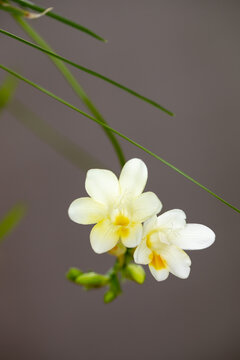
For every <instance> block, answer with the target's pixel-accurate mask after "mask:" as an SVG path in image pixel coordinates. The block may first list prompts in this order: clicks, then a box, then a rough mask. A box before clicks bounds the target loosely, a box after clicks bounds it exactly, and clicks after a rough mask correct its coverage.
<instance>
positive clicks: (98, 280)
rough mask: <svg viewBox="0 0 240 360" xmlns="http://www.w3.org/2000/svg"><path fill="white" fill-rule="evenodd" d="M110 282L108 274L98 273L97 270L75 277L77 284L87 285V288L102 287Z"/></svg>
mask: <svg viewBox="0 0 240 360" xmlns="http://www.w3.org/2000/svg"><path fill="white" fill-rule="evenodd" d="M108 282H109V277H108V276H106V275H101V274H97V273H95V272H89V273H85V274H82V275H80V276H78V277H77V278H76V279H75V283H76V284H79V285H83V286H86V287H87V288H89V287H90V288H91V287H102V286H105V285H107V283H108Z"/></svg>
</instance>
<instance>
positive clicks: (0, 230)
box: [0, 204, 26, 242]
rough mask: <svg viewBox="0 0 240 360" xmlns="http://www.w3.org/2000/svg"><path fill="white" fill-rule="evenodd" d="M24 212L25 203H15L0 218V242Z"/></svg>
mask: <svg viewBox="0 0 240 360" xmlns="http://www.w3.org/2000/svg"><path fill="white" fill-rule="evenodd" d="M25 213H26V207H25V205H22V204H18V205H15V206H14V207H13V208H12V209H11V210H10V211H9V212H8V213H7V214H6V215H5V217H4V218H3V219H2V220H0V242H2V240H3V239H4V238H5V236H6V235H8V234H9V233H10V232H11V231H12V230H13V229H14V228H15V226H17V225H18V223H19V222H20V221H21V220H22V218H23V217H24V215H25Z"/></svg>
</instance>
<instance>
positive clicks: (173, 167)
mask: <svg viewBox="0 0 240 360" xmlns="http://www.w3.org/2000/svg"><path fill="white" fill-rule="evenodd" d="M0 69H2V70H4V71H6V72H8V73H9V74H11V75H13V76H15V77H16V78H18V79H19V80H22V81H24V82H25V83H27V84H29V85H31V86H32V87H34V88H35V89H38V90H39V91H41V92H43V93H44V94H46V95H48V96H50V97H52V98H53V99H55V100H57V101H58V102H60V103H62V104H64V105H66V106H67V107H69V108H70V109H72V110H74V111H76V112H78V113H80V114H82V115H83V116H85V117H87V118H89V119H91V120H93V121H95V122H96V123H98V124H100V125H102V126H104V127H106V128H107V129H109V130H110V131H112V132H114V133H115V134H117V135H118V136H120V137H121V138H123V139H125V140H127V141H128V142H130V143H131V144H133V145H135V146H137V147H138V148H139V149H141V150H143V151H145V152H146V153H147V154H149V155H151V156H153V157H155V158H156V159H158V160H159V161H161V162H162V163H164V164H165V165H167V166H168V167H170V168H171V169H173V170H175V171H176V172H178V173H179V174H181V175H183V176H184V177H185V178H187V179H188V180H190V181H192V182H193V183H194V184H196V185H198V186H199V187H201V188H202V189H203V190H205V191H207V192H208V193H209V194H211V195H212V196H214V197H215V198H216V199H218V200H220V201H221V202H222V203H224V204H225V205H227V206H229V207H230V208H232V209H233V210H235V211H236V212H238V213H240V209H238V208H237V207H235V206H233V205H231V204H230V203H228V202H227V201H226V200H224V199H223V198H222V197H220V196H218V195H217V194H215V193H214V192H213V191H211V190H210V189H208V188H207V187H206V186H204V185H202V184H200V183H199V182H198V181H197V180H195V179H193V178H192V177H191V176H189V175H187V174H186V173H185V172H183V171H182V170H180V169H178V168H177V167H176V166H174V165H172V164H171V163H169V162H168V161H166V160H164V159H163V158H161V157H160V156H158V155H157V154H155V153H153V152H152V151H151V150H148V149H147V148H145V147H144V146H142V145H140V144H139V143H137V142H136V141H134V140H132V139H130V138H129V137H127V136H126V135H124V134H122V133H120V132H119V131H117V130H115V129H113V128H111V127H110V126H108V125H106V124H104V123H102V122H101V121H99V120H98V119H95V118H94V117H93V116H91V115H88V114H87V113H85V112H84V111H82V110H80V109H78V108H77V107H76V106H74V105H72V104H70V103H69V102H67V101H65V100H63V99H62V98H60V97H58V96H57V95H55V94H53V93H52V92H50V91H49V90H46V89H44V88H43V87H41V86H39V85H37V84H35V83H34V82H32V81H30V80H28V79H26V78H25V77H23V76H22V75H20V74H18V73H16V72H15V71H13V70H11V69H9V68H7V67H6V66H4V65H0Z"/></svg>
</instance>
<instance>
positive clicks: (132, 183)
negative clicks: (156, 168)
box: [119, 159, 148, 197]
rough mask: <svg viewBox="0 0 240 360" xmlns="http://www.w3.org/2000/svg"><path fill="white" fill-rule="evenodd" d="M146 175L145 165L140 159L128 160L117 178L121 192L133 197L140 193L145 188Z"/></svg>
mask: <svg viewBox="0 0 240 360" xmlns="http://www.w3.org/2000/svg"><path fill="white" fill-rule="evenodd" d="M147 177H148V171H147V167H146V165H145V164H144V162H143V161H142V160H140V159H131V160H129V161H128V162H126V164H125V165H124V167H123V169H122V171H121V174H120V178H119V183H120V187H121V191H122V193H126V194H129V195H131V196H133V197H136V196H138V195H140V194H141V193H142V192H143V190H144V188H145V185H146V182H147Z"/></svg>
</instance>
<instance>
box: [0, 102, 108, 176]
mask: <svg viewBox="0 0 240 360" xmlns="http://www.w3.org/2000/svg"><path fill="white" fill-rule="evenodd" d="M7 110H8V111H9V112H10V113H11V114H12V115H14V117H15V118H16V120H17V121H19V122H20V123H21V124H22V125H23V126H25V127H26V128H27V129H28V130H30V131H31V132H32V133H33V134H34V135H36V136H37V137H38V138H39V139H40V140H41V141H43V142H44V143H45V144H47V145H48V146H50V147H51V148H52V149H53V150H55V151H56V152H57V153H58V154H60V155H62V156H63V157H64V158H66V159H67V160H69V161H71V163H72V164H73V165H75V166H76V167H77V168H78V169H81V170H84V171H86V170H88V169H89V168H104V167H105V166H104V164H103V163H102V162H101V161H99V160H97V159H96V158H95V157H94V156H92V155H90V154H89V153H88V152H87V151H85V150H84V149H82V148H81V147H80V146H77V145H76V144H74V143H73V142H72V141H71V140H69V139H68V138H67V137H66V136H64V135H62V134H61V133H60V132H58V131H57V130H56V129H54V128H53V127H52V126H50V125H49V124H48V123H47V122H45V121H43V120H42V119H41V118H40V117H39V116H37V115H36V114H35V113H34V112H33V111H31V110H30V109H29V108H28V107H27V106H26V105H25V104H23V103H22V102H21V101H19V100H17V99H13V100H12V102H11V104H10V105H9V106H8V108H7Z"/></svg>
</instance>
